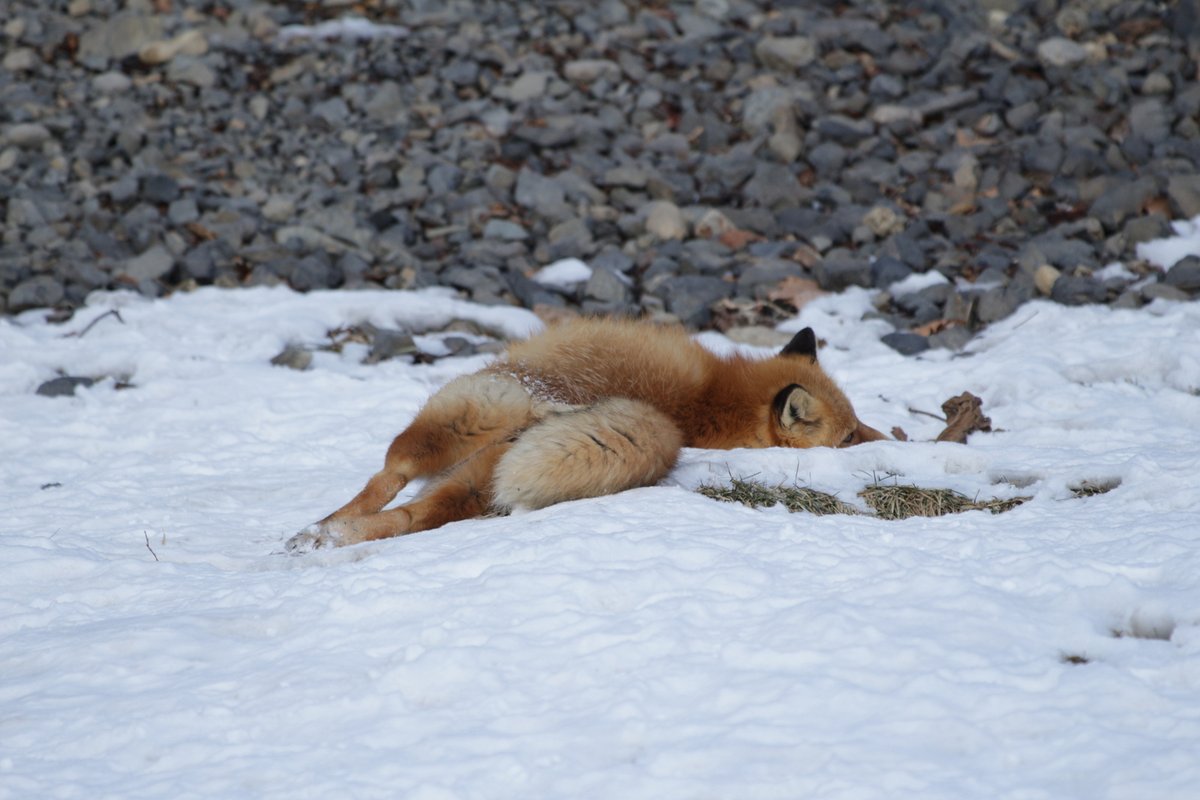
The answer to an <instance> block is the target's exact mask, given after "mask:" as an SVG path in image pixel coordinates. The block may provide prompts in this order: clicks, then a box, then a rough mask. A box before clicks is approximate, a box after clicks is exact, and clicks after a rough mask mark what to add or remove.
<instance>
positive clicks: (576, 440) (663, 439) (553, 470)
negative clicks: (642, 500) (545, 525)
mask: <svg viewBox="0 0 1200 800" xmlns="http://www.w3.org/2000/svg"><path fill="white" fill-rule="evenodd" d="M682 446H683V434H682V433H681V432H680V431H679V428H678V427H677V426H676V425H675V423H674V422H673V421H672V420H671V419H670V417H668V416H666V415H665V414H663V413H662V412H660V411H658V410H657V409H655V408H654V407H653V406H651V405H649V404H648V403H643V402H641V401H638V400H629V399H626V398H610V399H607V400H602V401H601V402H599V403H596V404H595V405H593V406H589V407H587V408H583V409H579V410H574V411H569V412H565V413H560V414H554V415H551V416H548V417H546V418H545V419H543V420H542V421H541V422H538V423H537V424H536V425H533V426H532V427H530V428H529V429H528V430H526V431H525V432H523V433H522V434H521V435H520V436H519V437H518V438H517V439H516V441H515V442H514V443H513V445H512V447H510V448H508V450H507V451H506V452H505V453H504V454H503V456H502V457H501V458H500V459H499V461H498V463H497V465H496V477H495V484H494V492H495V496H494V499H493V503H494V504H495V506H496V507H497V508H502V509H503V508H543V507H545V506H548V505H552V504H554V503H559V502H562V501H564V500H577V499H580V498H585V497H599V496H600V495H605V494H613V493H615V492H620V491H624V490H626V489H632V488H634V487H637V486H649V485H652V484H654V483H657V482H658V481H659V480H661V479H662V478H663V477H664V476H665V475H666V474H667V473H668V472H670V471H671V468H672V467H673V466H674V465H675V460H676V459H677V458H678V456H679V450H680V448H681V447H682Z"/></svg>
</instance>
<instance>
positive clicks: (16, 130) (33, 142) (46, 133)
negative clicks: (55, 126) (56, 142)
mask: <svg viewBox="0 0 1200 800" xmlns="http://www.w3.org/2000/svg"><path fill="white" fill-rule="evenodd" d="M50 138H51V136H50V129H49V128H47V127H46V126H45V125H42V124H41V123H38V122H21V123H18V124H16V125H10V126H9V127H8V128H7V129H6V130H5V131H4V138H3V140H0V141H3V142H5V143H7V144H11V145H14V146H15V147H24V148H28V149H32V148H35V147H41V146H42V145H43V144H45V143H46V142H48V141H50Z"/></svg>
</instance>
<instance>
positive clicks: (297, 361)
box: [271, 344, 313, 372]
mask: <svg viewBox="0 0 1200 800" xmlns="http://www.w3.org/2000/svg"><path fill="white" fill-rule="evenodd" d="M312 360H313V354H312V353H311V352H310V351H308V350H306V349H304V347H302V346H300V345H298V344H289V345H288V346H286V347H284V348H283V350H281V351H280V352H279V354H278V355H276V356H274V357H273V358H272V359H271V363H272V364H274V365H275V366H277V367H287V368H288V369H294V370H298V371H301V372H302V371H304V370H306V369H310V368H312Z"/></svg>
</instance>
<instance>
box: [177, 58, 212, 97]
mask: <svg viewBox="0 0 1200 800" xmlns="http://www.w3.org/2000/svg"><path fill="white" fill-rule="evenodd" d="M167 80H169V81H171V82H173V83H185V84H187V85H189V86H195V87H196V88H198V89H211V88H212V87H213V86H216V84H217V73H216V72H215V71H214V70H213V68H212V67H210V66H209V65H208V64H206V63H205V62H204V61H203V60H201V59H199V58H197V57H195V56H178V57H177V58H173V59H172V60H171V63H169V64H168V65H167Z"/></svg>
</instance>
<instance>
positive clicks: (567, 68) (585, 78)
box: [563, 58, 621, 83]
mask: <svg viewBox="0 0 1200 800" xmlns="http://www.w3.org/2000/svg"><path fill="white" fill-rule="evenodd" d="M563 75H564V76H565V77H566V79H567V80H569V81H575V82H577V83H594V82H595V81H598V80H600V79H601V78H606V79H608V80H618V79H619V78H620V77H621V67H620V65H619V64H617V62H615V61H609V60H608V59H603V58H584V59H577V60H575V61H568V62H567V63H566V64H565V65H563Z"/></svg>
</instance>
